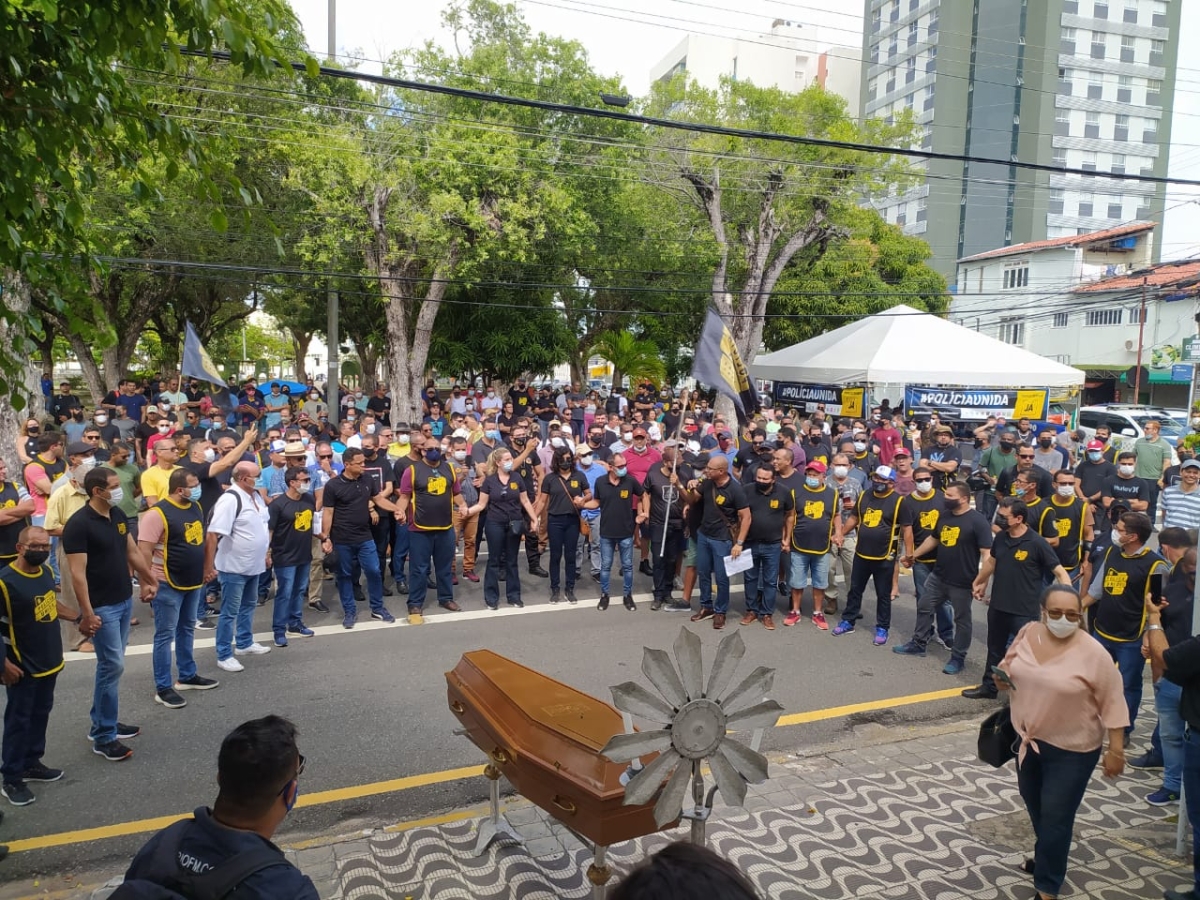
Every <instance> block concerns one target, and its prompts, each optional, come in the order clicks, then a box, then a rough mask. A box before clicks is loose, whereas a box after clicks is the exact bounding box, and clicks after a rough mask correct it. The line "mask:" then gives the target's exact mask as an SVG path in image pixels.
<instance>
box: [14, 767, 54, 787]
mask: <svg viewBox="0 0 1200 900" xmlns="http://www.w3.org/2000/svg"><path fill="white" fill-rule="evenodd" d="M62 777H63V770H62V769H51V768H50V767H49V766H43V765H42V764H41V763H35V764H34V765H32V766H30V767H29V768H28V769H26V770H25V772H24V774H22V775H21V780H22V781H39V782H43V783H46V784H49V783H50V782H51V781H58V780H59V779H60V778H62Z"/></svg>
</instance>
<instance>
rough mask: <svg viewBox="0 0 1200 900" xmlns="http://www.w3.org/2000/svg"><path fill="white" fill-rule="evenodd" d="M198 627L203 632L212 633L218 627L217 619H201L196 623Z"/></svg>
mask: <svg viewBox="0 0 1200 900" xmlns="http://www.w3.org/2000/svg"><path fill="white" fill-rule="evenodd" d="M196 627H197V628H198V629H200V630H201V631H212V630H213V629H215V628H216V627H217V620H216V619H200V620H199V621H197V622H196Z"/></svg>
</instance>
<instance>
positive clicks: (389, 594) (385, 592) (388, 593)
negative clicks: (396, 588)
mask: <svg viewBox="0 0 1200 900" xmlns="http://www.w3.org/2000/svg"><path fill="white" fill-rule="evenodd" d="M383 596H385V597H393V596H395V595H394V594H393V593H392V589H391V588H390V587H388V586H387V585H386V584H385V585H384V586H383Z"/></svg>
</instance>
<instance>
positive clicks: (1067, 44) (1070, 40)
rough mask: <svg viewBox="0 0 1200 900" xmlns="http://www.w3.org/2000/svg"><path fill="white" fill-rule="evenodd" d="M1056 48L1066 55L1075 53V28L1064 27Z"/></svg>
mask: <svg viewBox="0 0 1200 900" xmlns="http://www.w3.org/2000/svg"><path fill="white" fill-rule="evenodd" d="M1058 49H1059V51H1060V52H1062V53H1065V54H1066V55H1067V56H1074V55H1075V29H1074V28H1064V29H1063V30H1062V38H1061V39H1060V40H1059V45H1058Z"/></svg>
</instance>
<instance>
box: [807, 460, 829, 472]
mask: <svg viewBox="0 0 1200 900" xmlns="http://www.w3.org/2000/svg"><path fill="white" fill-rule="evenodd" d="M810 469H811V470H812V471H813V472H817V473H819V474H821V475H824V474H825V471H826V468H825V463H823V462H821V461H820V460H819V459H814V460H813V461H812V462H810V463H809V464H808V465H806V466H805V467H804V471H805V472H807V471H809V470H810Z"/></svg>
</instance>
